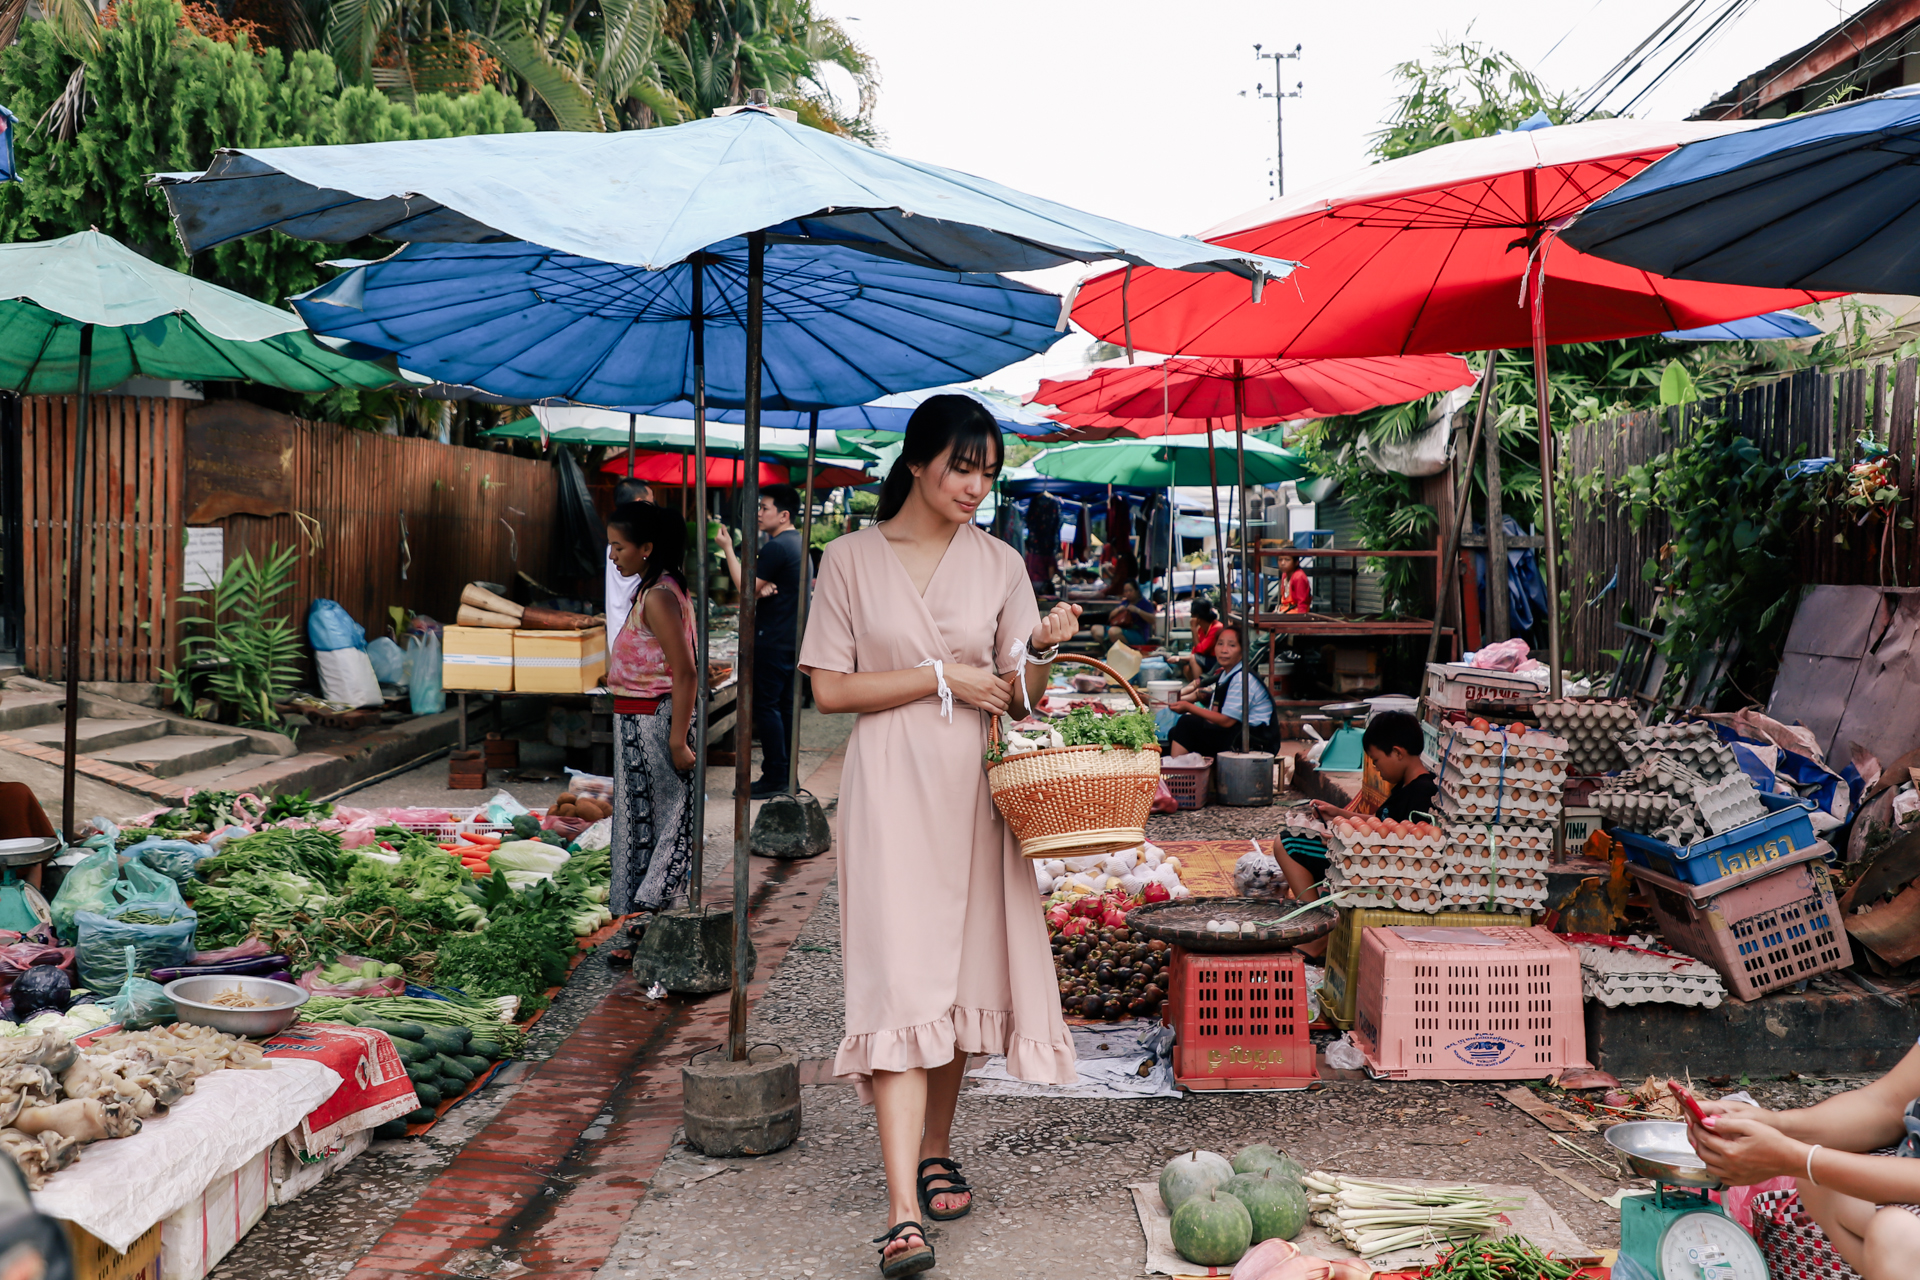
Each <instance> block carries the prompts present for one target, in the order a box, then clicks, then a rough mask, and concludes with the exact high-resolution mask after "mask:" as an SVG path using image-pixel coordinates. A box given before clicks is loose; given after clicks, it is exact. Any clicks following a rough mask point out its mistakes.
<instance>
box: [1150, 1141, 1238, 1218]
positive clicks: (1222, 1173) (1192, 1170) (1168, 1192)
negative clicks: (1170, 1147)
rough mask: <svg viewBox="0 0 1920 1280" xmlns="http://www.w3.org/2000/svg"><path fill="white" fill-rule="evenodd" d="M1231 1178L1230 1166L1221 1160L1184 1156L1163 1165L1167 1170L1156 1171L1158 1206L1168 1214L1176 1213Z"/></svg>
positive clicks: (1194, 1154) (1199, 1154)
mask: <svg viewBox="0 0 1920 1280" xmlns="http://www.w3.org/2000/svg"><path fill="white" fill-rule="evenodd" d="M1232 1176H1233V1166H1232V1165H1230V1164H1228V1163H1227V1158H1226V1157H1225V1156H1219V1155H1215V1154H1214V1153H1213V1152H1211V1151H1188V1152H1185V1153H1184V1154H1182V1155H1177V1156H1175V1157H1174V1158H1173V1159H1171V1160H1169V1161H1167V1167H1166V1168H1164V1169H1162V1170H1161V1171H1160V1202H1161V1203H1162V1204H1164V1205H1166V1206H1167V1212H1168V1213H1174V1212H1177V1211H1178V1210H1179V1208H1180V1206H1181V1205H1183V1204H1185V1203H1186V1202H1187V1201H1189V1200H1191V1199H1193V1197H1195V1196H1197V1195H1199V1194H1200V1193H1201V1192H1202V1191H1212V1190H1213V1189H1214V1188H1215V1187H1218V1186H1220V1185H1222V1184H1223V1183H1225V1182H1226V1180H1227V1179H1228V1178H1231V1177H1232Z"/></svg>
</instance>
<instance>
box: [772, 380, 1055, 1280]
mask: <svg viewBox="0 0 1920 1280" xmlns="http://www.w3.org/2000/svg"><path fill="white" fill-rule="evenodd" d="M1000 462H1001V441H1000V431H999V428H998V426H997V425H996V424H995V422H994V420H993V418H992V416H991V415H989V414H988V413H987V411H986V409H985V408H984V407H983V406H981V405H980V404H979V403H978V402H977V401H975V400H972V399H969V398H968V397H966V396H957V395H947V396H935V397H933V398H932V399H930V400H927V401H926V402H925V403H923V404H922V405H921V406H920V407H919V408H918V409H916V410H915V411H914V414H913V417H912V419H911V420H910V421H909V422H908V423H907V430H906V438H905V442H904V445H903V448H902V451H901V454H900V460H899V461H898V462H896V463H895V464H894V466H893V470H892V471H891V472H890V473H889V474H888V476H887V480H886V484H885V485H884V486H883V487H882V490H881V495H880V509H879V516H880V521H881V522H880V523H879V524H876V525H874V526H873V527H871V528H868V529H863V530H861V531H860V532H858V533H855V534H850V535H848V536H847V537H844V538H839V539H836V540H835V541H834V542H832V543H829V544H828V546H827V549H826V555H825V557H824V558H823V559H822V561H821V564H820V575H819V579H818V582H817V585H816V586H815V588H814V596H813V607H812V610H811V611H810V613H809V614H808V617H807V634H806V639H805V642H804V643H803V644H802V646H801V650H800V668H801V670H803V671H805V672H807V674H808V675H809V676H811V677H812V679H813V696H814V701H815V702H816V703H817V704H818V705H819V707H820V709H821V710H822V711H825V712H828V713H844V712H857V713H858V714H859V719H858V721H856V722H855V725H854V730H853V736H852V737H851V739H850V740H849V742H848V745H847V759H846V769H845V773H844V775H843V780H842V783H841V788H840V840H839V852H840V897H841V913H842V914H841V953H842V958H843V960H844V968H845V972H846V989H847V1018H846V1038H845V1039H844V1040H842V1041H841V1042H840V1050H839V1053H838V1055H837V1056H836V1057H835V1059H834V1072H835V1074H837V1075H840V1076H850V1077H853V1078H854V1079H855V1081H856V1082H857V1083H858V1084H859V1086H860V1091H861V1096H862V1097H863V1098H866V1099H868V1100H871V1101H872V1102H873V1104H874V1106H875V1107H876V1109H877V1110H878V1113H879V1115H878V1120H879V1126H878V1127H879V1130H880V1152H881V1158H882V1161H883V1162H884V1164H885V1167H886V1173H887V1188H888V1199H889V1213H890V1217H889V1227H890V1229H889V1230H888V1231H887V1232H886V1233H885V1234H883V1235H882V1236H880V1237H878V1238H877V1239H876V1240H875V1243H876V1244H879V1245H881V1255H880V1270H881V1273H882V1274H883V1275H884V1276H886V1277H889V1280H891V1278H892V1277H896V1276H906V1275H913V1274H915V1273H917V1272H920V1271H925V1270H926V1269H928V1268H929V1267H931V1266H933V1249H932V1247H931V1246H930V1245H929V1244H928V1243H927V1238H926V1228H925V1227H924V1226H923V1225H922V1223H921V1221H920V1218H921V1217H922V1215H923V1214H924V1216H925V1217H927V1218H929V1219H931V1220H933V1221H936V1222H937V1221H945V1220H947V1219H951V1218H958V1217H960V1216H961V1215H963V1214H965V1213H967V1212H968V1211H969V1210H970V1209H971V1208H972V1197H971V1195H970V1194H969V1193H968V1187H967V1183H966V1181H965V1180H964V1179H963V1178H962V1177H961V1175H960V1166H959V1163H958V1162H957V1161H955V1160H954V1159H953V1158H952V1156H953V1151H952V1147H951V1131H952V1127H953V1113H954V1106H955V1104H956V1102H957V1101H958V1099H959V1095H960V1083H961V1077H962V1076H963V1075H964V1074H965V1072H966V1062H967V1055H968V1054H970V1053H990V1054H1005V1055H1006V1059H1007V1068H1008V1070H1009V1071H1011V1072H1012V1073H1013V1074H1014V1075H1016V1076H1018V1077H1020V1078H1021V1079H1023V1080H1033V1081H1038V1082H1043V1083H1055V1084H1064V1083H1067V1082H1069V1081H1071V1080H1073V1079H1074V1078H1075V1071H1074V1059H1073V1043H1072V1041H1071V1040H1070V1039H1069V1038H1068V1036H1067V1031H1066V1026H1065V1024H1064V1023H1063V1022H1062V1021H1061V1017H1060V996H1059V989H1058V987H1057V986H1056V983H1055V979H1054V972H1053V956H1052V953H1051V949H1050V947H1049V944H1048V942H1047V931H1046V924H1045V921H1044V920H1043V919H1042V916H1041V909H1040V908H1041V903H1040V898H1039V895H1038V894H1037V893H1036V892H1035V891H1034V884H1033V872H1032V870H1031V869H1030V868H1029V867H1028V866H1027V864H1026V862H1025V861H1024V860H1023V859H1022V858H1021V856H1020V852H1019V847H1018V845H1017V844H1016V843H1015V841H1014V839H1013V837H1012V835H1011V833H1010V832H1009V831H1008V830H1007V825H1006V823H1005V821H1004V820H1003V819H1002V818H1001V816H1000V813H999V811H998V810H997V809H996V808H995V807H994V804H993V796H992V794H991V792H990V791H989V789H988V786H987V779H986V773H985V770H984V768H983V765H982V754H981V753H982V751H983V750H984V748H985V746H986V735H987V728H988V724H989V720H988V717H989V716H998V715H1000V714H1001V713H1002V712H1004V711H1006V710H1007V709H1008V707H1009V704H1010V703H1015V702H1017V703H1018V704H1019V705H1021V706H1024V705H1025V704H1026V703H1027V702H1028V701H1031V700H1034V699H1037V698H1038V697H1039V694H1040V691H1041V690H1042V689H1044V688H1045V686H1046V679H1047V670H1048V664H1049V663H1050V662H1051V660H1052V656H1053V655H1052V651H1053V650H1054V649H1055V648H1056V647H1057V646H1058V645H1059V643H1060V642H1061V641H1062V640H1066V639H1069V638H1071V637H1072V636H1073V634H1074V632H1075V631H1077V630H1078V628H1079V622H1078V615H1079V613H1080V610H1079V608H1078V606H1074V605H1064V604H1063V605H1057V606H1055V607H1054V610H1053V612H1052V613H1050V614H1048V615H1047V616H1046V617H1045V618H1042V617H1041V616H1040V610H1039V607H1038V606H1037V605H1036V604H1035V602H1034V596H1033V587H1032V585H1031V584H1030V583H1029V582H1028V580H1027V573H1026V567H1025V566H1024V564H1023V563H1022V562H1021V559H1020V556H1019V555H1018V554H1017V553H1016V552H1015V551H1014V550H1013V549H1012V548H1011V547H1009V546H1007V545H1006V544H1005V543H1003V542H1001V541H999V540H997V539H995V538H993V537H991V536H990V535H988V534H986V533H984V532H982V531H981V530H979V529H977V528H975V527H974V524H973V517H974V512H975V511H976V510H977V509H978V507H979V506H980V503H981V501H982V500H983V499H985V497H986V496H987V494H988V493H989V492H991V491H992V488H993V481H994V477H995V476H996V475H997V474H998V472H999V470H1000ZM1015 680H1019V681H1022V682H1024V684H1025V686H1026V687H1025V689H1024V690H1021V691H1016V690H1015V688H1014V684H1013V682H1014V681H1015Z"/></svg>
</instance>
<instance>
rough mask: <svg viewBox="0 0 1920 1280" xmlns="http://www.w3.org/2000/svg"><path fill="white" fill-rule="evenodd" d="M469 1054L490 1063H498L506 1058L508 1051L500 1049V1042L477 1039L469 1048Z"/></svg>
mask: <svg viewBox="0 0 1920 1280" xmlns="http://www.w3.org/2000/svg"><path fill="white" fill-rule="evenodd" d="M467 1052H468V1053H469V1054H471V1055H472V1056H473V1057H476V1058H485V1059H487V1060H488V1061H489V1062H498V1061H499V1060H500V1059H501V1058H503V1057H505V1056H506V1050H504V1049H502V1048H501V1047H500V1042H499V1041H498V1040H481V1039H478V1038H476V1039H475V1040H474V1041H473V1043H472V1044H470V1045H468V1046H467Z"/></svg>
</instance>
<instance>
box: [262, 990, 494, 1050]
mask: <svg viewBox="0 0 1920 1280" xmlns="http://www.w3.org/2000/svg"><path fill="white" fill-rule="evenodd" d="M343 1014H345V1015H349V1016H347V1017H342V1016H341V1015H343ZM300 1015H301V1017H302V1019H304V1020H305V1021H307V1022H354V1021H360V1020H364V1019H366V1018H379V1019H381V1020H383V1021H387V1022H417V1023H419V1024H421V1025H422V1026H430V1027H465V1028H466V1029H467V1030H469V1031H471V1032H473V1033H474V1034H475V1035H476V1036H485V1037H487V1038H488V1039H490V1040H495V1041H498V1042H499V1043H500V1044H501V1046H502V1047H503V1048H505V1049H507V1050H508V1051H510V1052H517V1051H518V1050H519V1049H520V1048H521V1047H522V1046H524V1045H525V1044H526V1041H527V1037H526V1033H525V1032H523V1031H521V1030H520V1028H518V1027H516V1026H514V1025H513V1024H512V1023H511V1022H502V1021H501V1020H500V1011H499V1009H498V1007H497V1006H494V1005H490V1004H480V1005H472V1004H461V1003H457V1002H455V1001H452V1000H428V999H426V998H424V997H420V996H374V997H367V998H352V997H339V996H315V997H314V998H313V999H311V1000H309V1001H307V1003H306V1004H304V1005H303V1006H301V1009H300Z"/></svg>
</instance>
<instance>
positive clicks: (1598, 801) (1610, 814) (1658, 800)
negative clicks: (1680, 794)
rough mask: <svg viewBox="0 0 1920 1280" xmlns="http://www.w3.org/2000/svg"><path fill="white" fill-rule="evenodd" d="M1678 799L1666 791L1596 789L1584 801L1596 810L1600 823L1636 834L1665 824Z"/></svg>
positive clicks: (1678, 805) (1641, 833) (1677, 804)
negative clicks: (1590, 796)
mask: <svg viewBox="0 0 1920 1280" xmlns="http://www.w3.org/2000/svg"><path fill="white" fill-rule="evenodd" d="M1681 804H1682V802H1681V801H1679V800H1676V799H1674V798H1673V797H1672V796H1670V795H1665V794H1663V793H1660V792H1649V791H1596V792H1594V793H1593V796H1592V798H1591V799H1589V800H1588V801H1587V805H1588V807H1589V808H1593V809H1598V810H1599V811H1600V822H1601V825H1603V826H1607V827H1624V828H1625V829H1626V830H1628V831H1631V832H1634V833H1635V834H1637V835H1643V836H1644V835H1651V834H1653V832H1654V830H1655V828H1658V827H1663V826H1665V825H1666V824H1667V816H1668V815H1669V814H1671V813H1672V812H1673V811H1674V810H1676V809H1678V808H1679V807H1680V806H1681Z"/></svg>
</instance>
